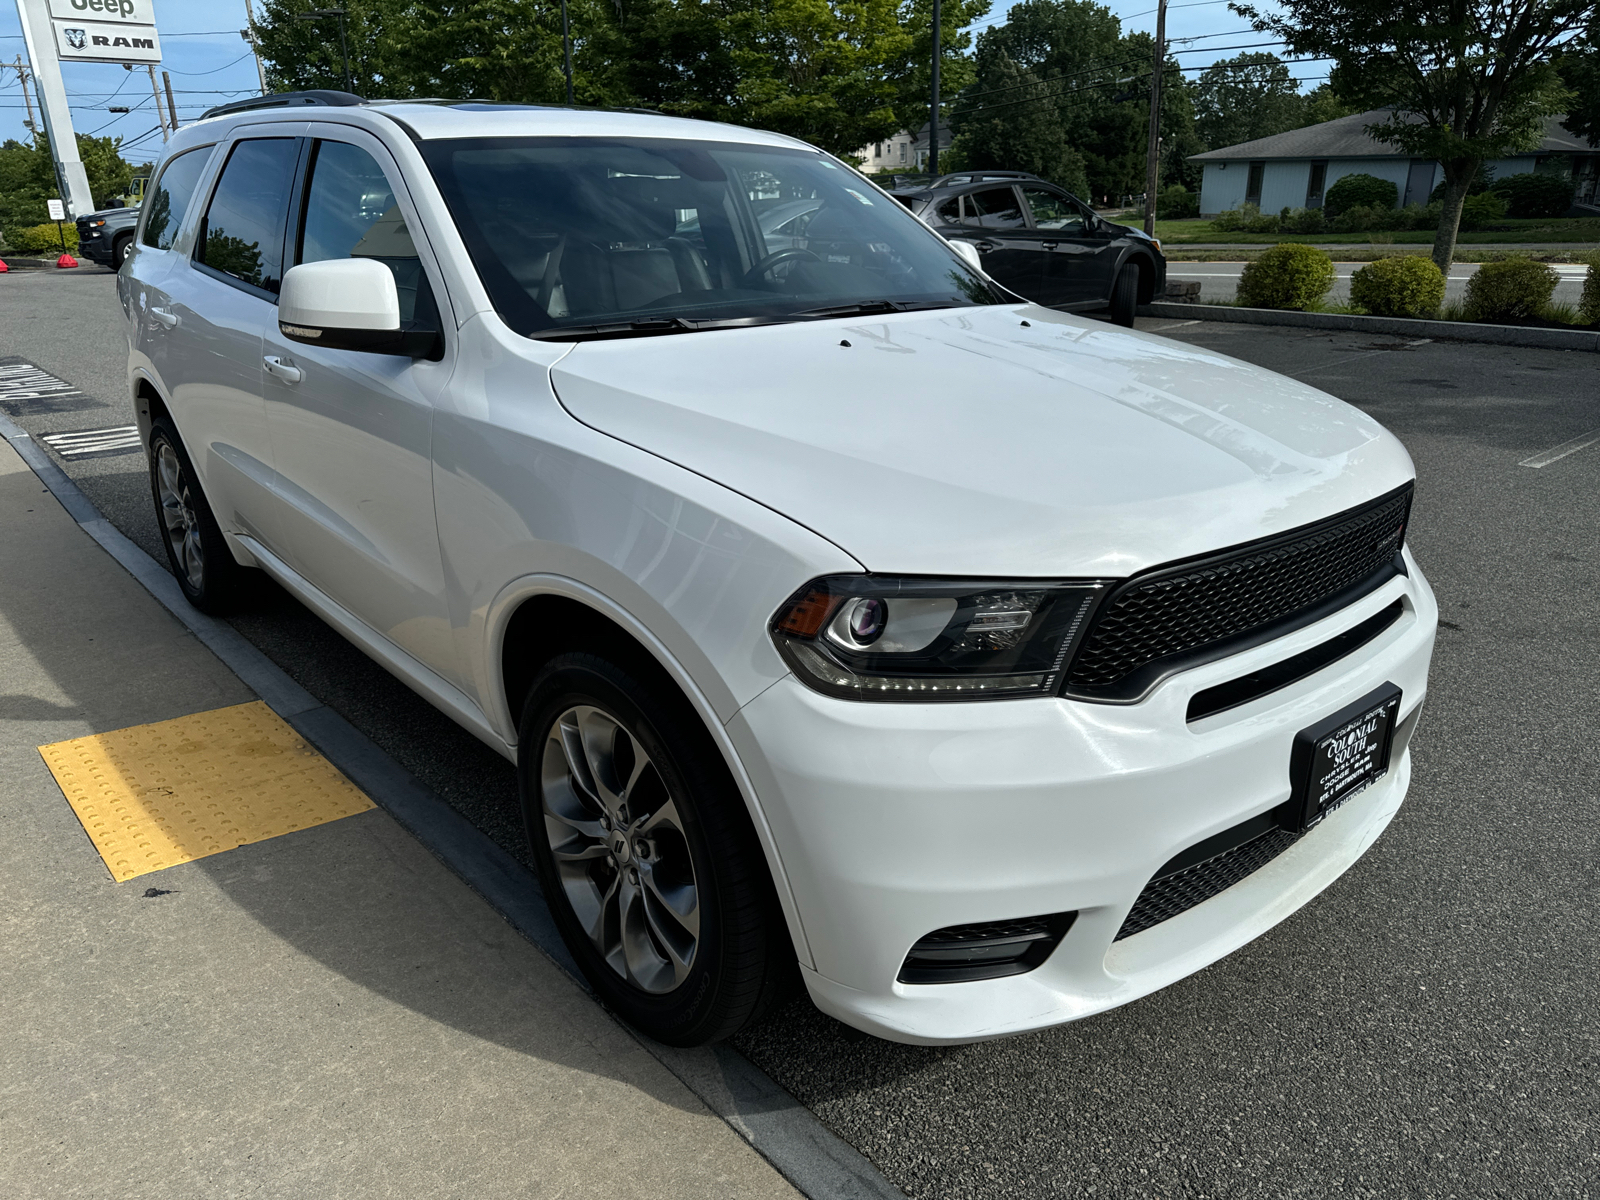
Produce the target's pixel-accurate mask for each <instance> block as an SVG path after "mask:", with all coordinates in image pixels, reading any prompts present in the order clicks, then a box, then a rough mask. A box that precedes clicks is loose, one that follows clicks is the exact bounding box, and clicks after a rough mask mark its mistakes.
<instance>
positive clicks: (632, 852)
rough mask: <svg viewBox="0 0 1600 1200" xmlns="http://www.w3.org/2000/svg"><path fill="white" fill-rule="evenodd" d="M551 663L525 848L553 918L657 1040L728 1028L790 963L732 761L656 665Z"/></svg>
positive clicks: (535, 702) (536, 695) (530, 713)
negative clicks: (724, 758)
mask: <svg viewBox="0 0 1600 1200" xmlns="http://www.w3.org/2000/svg"><path fill="white" fill-rule="evenodd" d="M626 661H627V660H626V658H620V659H619V661H613V660H612V659H611V658H610V657H604V656H602V655H600V654H594V653H571V654H565V655H562V656H560V657H559V658H557V659H555V660H554V661H552V662H551V663H549V664H548V665H547V666H546V667H545V668H544V670H543V671H541V672H540V674H539V676H538V678H537V679H536V680H535V681H534V685H533V688H532V691H531V693H530V695H529V698H528V701H527V704H526V706H525V708H524V710H523V718H522V724H521V729H520V751H519V755H518V775H519V781H520V784H521V789H520V790H521V794H522V808H523V817H524V820H525V822H526V826H527V833H528V843H529V848H530V850H531V851H532V854H533V858H534V862H535V865H536V866H537V868H538V872H539V878H540V882H541V883H542V885H543V888H544V894H545V898H546V901H547V903H548V904H549V906H550V911H551V914H552V915H553V917H554V918H555V922H556V926H557V928H559V929H560V931H561V936H562V939H563V940H564V941H565V942H566V944H567V949H568V950H570V951H571V952H572V956H573V958H574V959H576V960H577V963H578V966H579V967H580V968H581V969H582V971H583V973H584V976H585V977H586V978H587V979H588V981H589V983H590V985H591V986H592V987H593V988H594V990H595V991H596V993H598V994H599V996H600V998H601V999H602V1000H603V1001H604V1002H605V1003H606V1005H607V1006H608V1007H610V1008H611V1009H612V1010H613V1011H615V1012H616V1013H617V1014H618V1015H619V1016H621V1017H622V1018H623V1019H624V1020H626V1021H627V1022H628V1023H629V1024H631V1025H633V1026H634V1027H635V1028H637V1029H639V1030H640V1031H641V1032H643V1033H645V1034H647V1035H648V1036H650V1037H652V1038H655V1039H656V1040H657V1041H661V1042H666V1043H667V1044H669V1045H674V1046H696V1045H703V1044H705V1043H707V1042H712V1041H717V1040H719V1039H721V1038H725V1037H728V1036H730V1035H731V1034H733V1033H735V1032H736V1031H738V1030H739V1029H740V1028H741V1027H743V1026H744V1025H745V1024H747V1023H749V1022H750V1021H751V1020H753V1019H755V1018H756V1017H757V1016H758V1015H759V1014H760V1013H761V1012H762V1011H763V1010H764V1009H766V1008H767V1007H768V1006H769V1005H770V1004H771V1003H772V1002H773V1001H774V1000H775V999H776V998H777V997H778V996H780V995H781V994H782V993H783V992H784V991H785V990H786V981H787V980H788V978H789V977H790V976H792V974H793V973H794V967H793V955H792V950H791V948H790V945H789V939H788V935H787V932H786V931H785V930H784V928H783V923H782V920H781V917H780V916H779V914H778V910H777V897H776V895H775V894H774V892H773V888H772V885H771V881H770V879H769V877H768V875H767V872H766V863H765V861H764V859H763V857H762V854H761V850H760V847H759V845H758V844H757V842H756V839H755V833H754V830H753V829H752V828H751V826H750V821H749V818H748V816H747V814H746V813H745V811H744V804H743V801H742V799H741V797H740V796H739V793H738V790H737V788H736V787H735V786H734V784H733V780H732V778H731V777H730V776H729V774H728V770H727V767H726V765H725V764H724V763H723V762H722V761H721V758H720V755H718V754H717V752H716V748H715V746H714V745H712V744H711V741H710V737H709V736H708V735H707V734H706V733H705V731H704V729H703V728H700V727H699V722H698V720H697V718H696V717H695V715H694V712H693V710H691V709H690V708H689V707H688V705H687V703H686V702H684V701H683V700H682V698H681V697H680V696H678V695H676V692H675V689H673V688H672V686H671V684H670V683H668V682H666V681H664V680H661V679H659V678H656V677H655V673H654V672H652V671H649V670H647V669H637V668H632V667H629V666H626V665H623V664H624V662H626Z"/></svg>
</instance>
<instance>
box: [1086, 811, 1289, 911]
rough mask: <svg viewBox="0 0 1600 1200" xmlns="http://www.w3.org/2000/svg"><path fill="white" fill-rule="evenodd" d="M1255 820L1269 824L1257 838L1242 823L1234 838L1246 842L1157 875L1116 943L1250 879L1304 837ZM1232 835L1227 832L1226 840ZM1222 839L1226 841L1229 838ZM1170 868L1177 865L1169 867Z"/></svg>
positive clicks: (1186, 856) (1180, 859)
mask: <svg viewBox="0 0 1600 1200" xmlns="http://www.w3.org/2000/svg"><path fill="white" fill-rule="evenodd" d="M1257 820H1259V821H1263V822H1269V824H1268V827H1267V828H1266V829H1265V830H1264V831H1263V832H1259V833H1256V832H1254V831H1253V830H1252V829H1251V828H1250V826H1253V825H1254V824H1255V822H1246V823H1245V825H1242V826H1240V827H1239V828H1238V832H1241V833H1243V834H1244V836H1245V837H1246V838H1247V839H1248V840H1246V841H1243V842H1240V843H1238V844H1236V845H1234V846H1232V847H1230V848H1229V849H1227V850H1223V851H1222V852H1221V853H1219V854H1214V855H1212V856H1211V857H1209V858H1205V859H1203V860H1202V861H1200V862H1192V859H1191V856H1192V853H1193V852H1192V851H1190V852H1186V853H1185V854H1181V855H1179V856H1178V857H1177V858H1175V859H1173V860H1172V861H1171V862H1169V863H1168V864H1167V865H1166V866H1164V867H1162V868H1161V870H1160V871H1158V872H1156V877H1155V878H1154V879H1152V880H1151V881H1150V882H1149V883H1148V884H1146V885H1145V889H1144V891H1142V892H1140V893H1139V899H1138V900H1137V901H1136V902H1135V903H1134V906H1133V911H1132V912H1130V913H1129V914H1128V918H1127V920H1125V921H1123V922H1122V928H1121V929H1119V930H1118V931H1117V936H1116V938H1115V940H1116V941H1119V942H1120V941H1121V940H1122V939H1123V938H1125V937H1132V936H1133V935H1134V934H1136V933H1143V932H1144V931H1145V930H1146V929H1149V928H1150V927H1151V926H1152V925H1159V924H1161V922H1163V921H1167V920H1170V919H1171V918H1173V917H1175V916H1177V915H1178V914H1179V913H1182V912H1188V911H1189V910H1190V909H1191V908H1193V907H1194V906H1195V905H1197V904H1203V903H1205V902H1206V901H1207V900H1209V899H1211V897H1213V896H1216V895H1220V894H1221V893H1222V892H1225V891H1227V890H1228V889H1229V888H1231V887H1232V886H1233V885H1234V884H1236V883H1238V882H1239V881H1240V880H1241V879H1243V878H1245V877H1246V876H1247V875H1253V874H1255V873H1256V872H1257V871H1259V870H1260V869H1261V868H1262V867H1264V866H1266V865H1267V864H1268V863H1269V862H1271V861H1272V860H1273V859H1275V858H1277V857H1278V855H1280V854H1282V853H1283V852H1284V851H1285V850H1287V849H1288V848H1289V847H1290V846H1292V845H1294V844H1295V843H1296V842H1298V841H1299V840H1300V839H1301V838H1302V837H1304V836H1305V835H1304V834H1303V833H1290V832H1289V831H1288V830H1286V829H1283V828H1281V827H1279V826H1278V825H1276V824H1270V818H1257ZM1233 832H1235V831H1233V830H1230V831H1229V833H1230V834H1231V833H1233ZM1222 836H1224V837H1227V836H1228V834H1224V835H1222ZM1185 859H1191V862H1190V863H1187V864H1186V863H1185V862H1184V860H1185ZM1174 864H1178V865H1177V866H1176V867H1174Z"/></svg>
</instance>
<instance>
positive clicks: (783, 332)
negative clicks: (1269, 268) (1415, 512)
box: [552, 305, 1413, 577]
mask: <svg viewBox="0 0 1600 1200" xmlns="http://www.w3.org/2000/svg"><path fill="white" fill-rule="evenodd" d="M552 382H553V384H554V386H555V390H556V394H557V396H558V397H559V399H560V401H561V403H562V404H563V405H564V406H565V407H566V409H567V410H568V411H569V412H570V413H571V414H572V415H573V416H574V417H575V418H577V419H578V420H580V421H582V422H584V423H585V424H587V425H590V426H592V427H593V428H595V429H598V430H601V431H603V432H605V433H608V434H610V435H612V436H614V437H617V438H620V439H621V440H623V441H626V442H628V443H630V444H632V445H635V446H638V447H640V448H641V449H644V450H647V451H649V452H651V453H653V454H656V455H659V456H661V457H663V458H666V459H669V460H670V461H672V462H675V463H678V464H679V465H681V466H683V467H685V468H687V469H689V470H691V471H694V472H696V473H698V474H700V475H703V476H706V477H707V478H709V479H713V480H716V481H717V482H719V483H721V484H723V485H725V486H727V487H729V488H732V489H734V490H735V491H738V492H740V493H743V494H744V495H746V496H748V497H750V498H752V499H754V500H756V501H758V502H760V503H762V504H765V505H767V506H769V507H770V508H773V509H775V510H777V511H778V512H781V513H784V514H785V515H787V516H788V517H790V518H791V519H793V520H795V521H797V522H799V523H800V524H802V525H804V526H806V527H808V528H810V529H811V530H813V531H815V532H816V533H818V534H820V535H822V536H823V537H826V538H828V539H830V540H831V541H833V542H834V543H835V544H837V545H838V546H840V547H841V548H842V549H844V550H845V551H847V552H848V553H850V554H851V555H853V556H854V557H855V558H856V559H857V560H859V561H860V562H861V563H862V564H863V565H864V566H865V567H866V568H867V569H868V570H871V571H875V572H893V573H904V574H951V575H957V574H959V575H1015V576H1027V577H1036V576H1100V577H1117V576H1122V575H1127V574H1130V573H1132V572H1134V571H1138V570H1141V569H1143V568H1145V567H1148V566H1152V565H1154V564H1156V563H1160V562H1167V561H1171V560H1173V559H1178V558H1184V557H1187V556H1190V555H1195V554H1200V553H1204V552H1206V551H1210V550H1215V549H1218V548H1220V547H1223V546H1229V545H1233V544H1236V543H1239V542H1245V541H1249V540H1251V539H1254V538H1259V537H1264V536H1267V535H1270V534H1274V533H1278V532H1281V531H1283V530H1286V529H1292V528H1294V527H1296V526H1298V525H1302V524H1305V523H1307V522H1310V521H1314V520H1317V519H1319V518H1321V517H1325V516H1329V515H1331V514H1333V513H1336V512H1340V511H1342V510H1344V509H1346V508H1349V507H1352V506H1354V505H1356V504H1359V503H1361V502H1362V501H1364V500H1367V499H1370V498H1371V497H1374V496H1377V495H1379V494H1381V493H1383V492H1386V491H1389V490H1390V489H1392V488H1395V487H1398V486H1399V485H1401V484H1403V483H1405V482H1406V481H1407V480H1409V479H1411V478H1412V475H1413V471H1412V466H1411V460H1410V458H1409V457H1408V456H1407V455H1406V452H1405V450H1404V449H1403V448H1402V447H1401V446H1400V444H1399V442H1398V441H1396V440H1395V439H1394V438H1393V437H1392V436H1391V435H1389V434H1388V433H1387V432H1385V431H1384V429H1383V428H1382V427H1381V426H1380V425H1379V424H1378V423H1377V422H1376V421H1374V420H1372V419H1371V418H1370V417H1368V416H1366V415H1365V414H1363V413H1362V412H1360V411H1359V410H1357V409H1355V408H1352V407H1351V406H1349V405H1347V404H1345V403H1343V402H1342V401H1339V400H1336V399H1334V398H1333V397H1332V396H1329V395H1326V394H1325V393H1322V392H1319V391H1317V390H1316V389H1314V388H1311V387H1308V386H1306V385H1305V384H1303V383H1299V382H1297V381H1295V380H1293V379H1289V378H1287V377H1285V376H1282V375H1277V374H1274V373H1272V372H1270V371H1265V370H1262V369H1261V368H1259V367H1254V366H1251V365H1249V364H1248V363H1243V362H1239V361H1238V360H1236V359H1232V358H1228V357H1226V356H1224V355H1221V354H1216V353H1213V352H1211V351H1209V350H1203V349H1198V348H1195V347H1192V346H1186V345H1183V344H1181V343H1178V342H1173V341H1168V340H1166V339H1164V338H1159V337H1154V336H1151V335H1148V334H1142V333H1136V332H1133V331H1131V330H1125V329H1120V328H1118V327H1116V326H1112V325H1107V324H1104V323H1101V322H1098V321H1092V320H1086V319H1082V318H1077V317H1071V316H1067V315H1064V314H1061V313H1056V312H1053V311H1051V310H1048V309H1041V308H1037V307H1034V306H1032V305H1020V306H1018V305H1003V306H996V307H990V308H967V309H959V310H942V311H937V312H926V313H904V314H898V315H894V316H890V317H887V318H876V319H872V320H859V321H858V320H849V321H842V320H829V321H821V322H805V323H799V324H788V325H777V326H764V327H756V328H745V329H731V330H720V331H715V332H704V333H693V334H677V335H672V336H665V337H650V338H633V339H624V340H616V341H600V342H586V343H580V344H578V345H577V346H575V347H574V348H573V350H572V352H571V353H569V354H568V355H566V356H565V357H564V358H563V359H562V360H561V361H560V362H559V363H557V364H556V366H555V368H554V369H553V370H552Z"/></svg>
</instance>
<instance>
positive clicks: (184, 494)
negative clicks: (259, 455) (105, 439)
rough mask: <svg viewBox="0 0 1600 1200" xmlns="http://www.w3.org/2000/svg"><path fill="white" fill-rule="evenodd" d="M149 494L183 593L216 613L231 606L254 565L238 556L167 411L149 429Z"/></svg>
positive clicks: (209, 611)
mask: <svg viewBox="0 0 1600 1200" xmlns="http://www.w3.org/2000/svg"><path fill="white" fill-rule="evenodd" d="M150 497H151V499H152V500H154V501H155V506H156V522H157V527H158V528H159V529H160V530H161V535H162V537H161V541H162V544H163V545H165V546H166V548H167V564H168V565H169V566H170V567H171V568H172V574H173V577H174V578H175V579H177V581H178V587H179V588H180V589H182V591H183V595H184V599H186V600H188V601H189V603H190V604H192V605H194V606H195V607H196V608H198V609H199V610H200V611H201V612H203V613H210V614H211V615H212V616H220V615H221V614H223V613H227V612H231V611H232V610H233V609H234V608H236V607H237V606H238V603H239V600H240V598H241V597H242V596H243V594H244V593H245V591H246V590H247V587H248V580H249V574H248V572H249V568H246V567H241V566H240V565H239V564H238V563H237V562H236V561H235V560H234V557H233V553H232V552H231V551H230V550H229V549H228V543H227V541H226V539H224V538H223V536H222V529H221V528H220V527H219V526H218V525H217V518H216V517H215V515H213V513H212V511H211V505H210V503H209V502H208V501H207V500H206V496H205V493H204V492H203V491H201V489H200V480H199V477H198V476H197V475H196V474H195V470H194V464H193V463H191V462H190V461H189V454H188V452H187V451H186V450H185V449H184V448H183V439H182V438H180V437H179V436H178V431H177V430H176V429H175V428H173V425H172V422H171V420H170V419H169V418H167V417H164V416H163V417H157V418H156V419H155V422H154V424H153V426H152V428H151V430H150Z"/></svg>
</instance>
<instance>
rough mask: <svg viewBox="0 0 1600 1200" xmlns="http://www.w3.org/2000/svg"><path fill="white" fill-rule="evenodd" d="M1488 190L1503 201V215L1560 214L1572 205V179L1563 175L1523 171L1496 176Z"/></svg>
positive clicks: (1532, 215)
mask: <svg viewBox="0 0 1600 1200" xmlns="http://www.w3.org/2000/svg"><path fill="white" fill-rule="evenodd" d="M1490 190H1491V191H1492V192H1493V193H1494V194H1495V195H1496V196H1499V197H1500V199H1502V200H1504V201H1505V205H1506V212H1505V215H1507V216H1509V217H1515V218H1517V219H1519V220H1521V219H1529V218H1537V217H1559V216H1560V215H1561V214H1562V213H1564V212H1566V211H1567V209H1568V208H1569V207H1571V205H1572V180H1570V179H1568V178H1567V177H1566V176H1564V175H1550V174H1546V173H1544V172H1531V171H1530V172H1525V173H1523V174H1521V175H1507V176H1506V177H1505V178H1504V179H1496V180H1495V181H1494V184H1493V186H1492V187H1491V188H1490Z"/></svg>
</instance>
